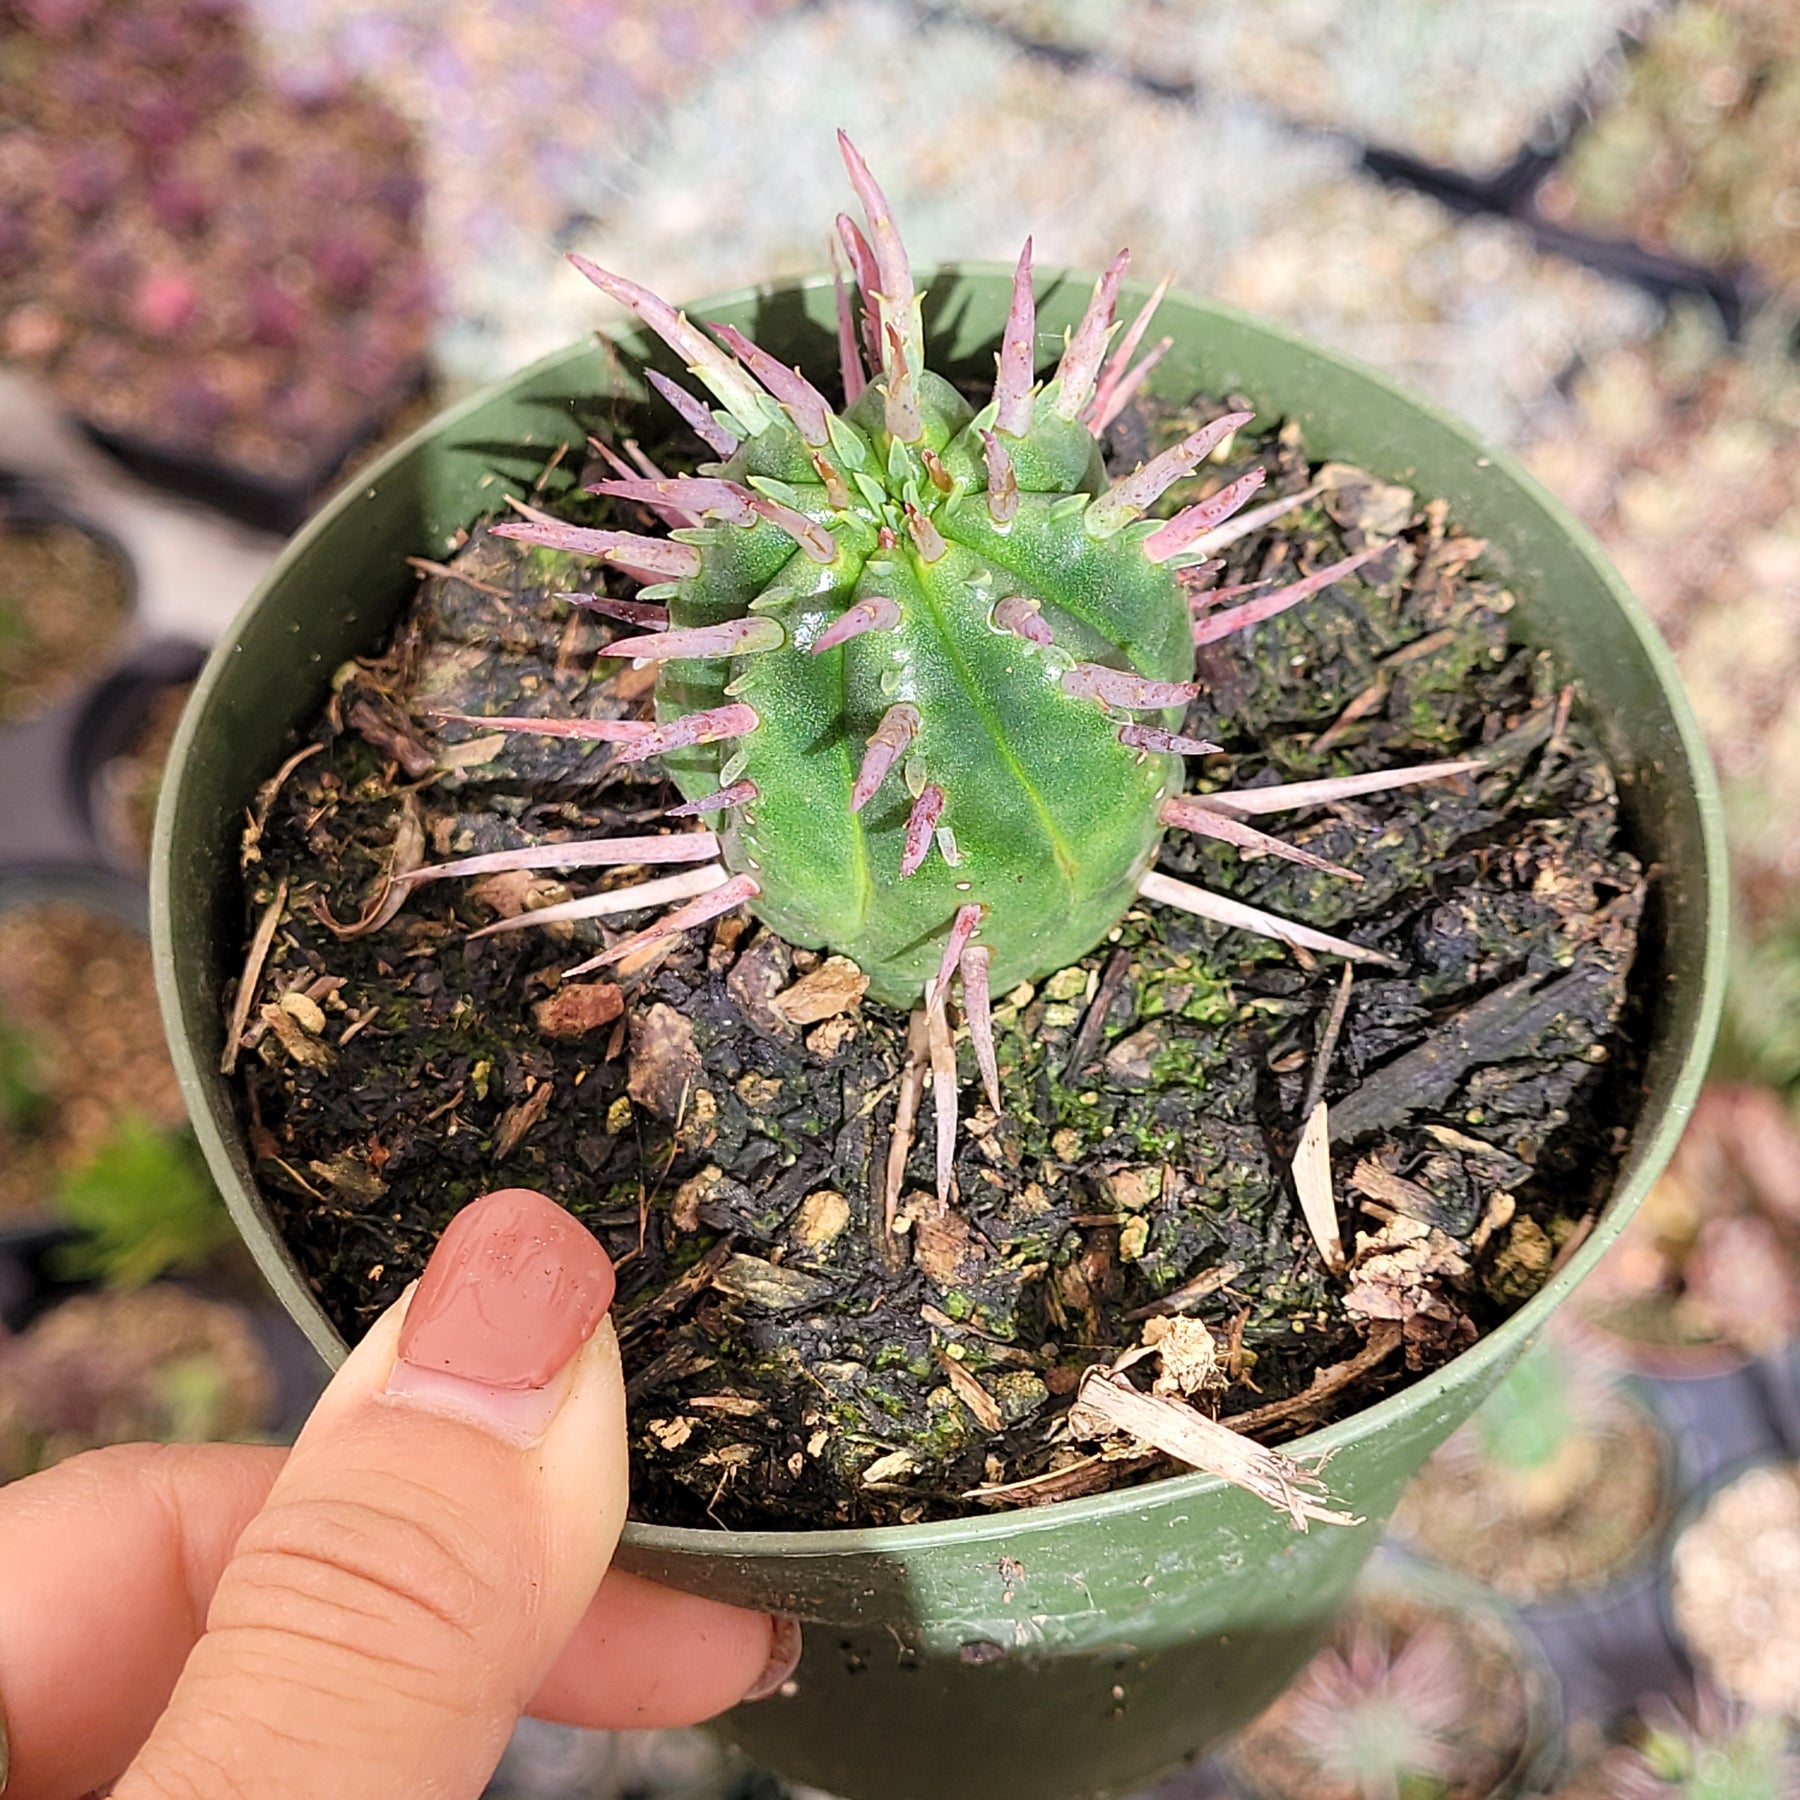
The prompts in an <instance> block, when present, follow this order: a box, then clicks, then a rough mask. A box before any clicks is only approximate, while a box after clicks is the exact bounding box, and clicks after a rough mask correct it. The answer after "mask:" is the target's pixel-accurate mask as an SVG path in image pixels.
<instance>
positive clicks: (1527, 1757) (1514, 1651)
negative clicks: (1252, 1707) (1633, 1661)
mask: <svg viewBox="0 0 1800 1800" xmlns="http://www.w3.org/2000/svg"><path fill="white" fill-rule="evenodd" d="M1359 1615H1360V1616H1359ZM1408 1615H1411V1616H1412V1617H1413V1618H1415V1619H1420V1620H1422V1622H1423V1623H1424V1624H1425V1625H1426V1626H1427V1627H1428V1628H1430V1629H1432V1630H1434V1631H1440V1632H1446V1633H1449V1634H1452V1635H1453V1636H1454V1637H1456V1638H1460V1639H1461V1643H1462V1648H1463V1652H1464V1654H1465V1655H1466V1656H1467V1657H1468V1659H1469V1660H1468V1663H1467V1668H1466V1672H1467V1674H1468V1675H1469V1676H1471V1677H1474V1676H1477V1673H1478V1670H1479V1671H1480V1677H1481V1678H1479V1679H1475V1680H1471V1681H1470V1683H1469V1686H1468V1689H1467V1691H1466V1692H1465V1693H1463V1694H1462V1695H1461V1696H1460V1701H1461V1709H1462V1710H1463V1711H1464V1712H1465V1713H1466V1714H1475V1713H1478V1712H1479V1711H1480V1710H1481V1709H1482V1707H1483V1706H1484V1705H1486V1706H1488V1707H1489V1708H1490V1709H1491V1707H1492V1705H1493V1703H1494V1701H1495V1699H1496V1698H1497V1697H1498V1696H1499V1695H1500V1694H1502V1693H1503V1691H1504V1688H1505V1673H1510V1675H1511V1677H1512V1680H1513V1682H1514V1683H1515V1684H1516V1685H1515V1686H1513V1687H1512V1689H1511V1692H1510V1694H1509V1695H1507V1696H1506V1697H1507V1698H1509V1699H1510V1700H1511V1701H1512V1702H1513V1703H1514V1704H1515V1705H1516V1707H1517V1715H1516V1730H1515V1731H1512V1732H1509V1733H1507V1734H1506V1736H1505V1737H1504V1738H1502V1739H1501V1741H1500V1742H1499V1743H1494V1742H1492V1741H1491V1740H1490V1742H1489V1744H1488V1745H1487V1746H1486V1747H1485V1749H1486V1754H1485V1755H1484V1756H1480V1757H1478V1758H1477V1762H1476V1766H1479V1765H1480V1763H1482V1762H1485V1763H1486V1764H1487V1765H1488V1770H1489V1771H1490V1776H1491V1778H1484V1777H1476V1776H1473V1770H1472V1767H1471V1765H1470V1763H1469V1762H1468V1761H1467V1760H1466V1759H1465V1760H1464V1761H1463V1763H1462V1766H1461V1767H1459V1768H1456V1769H1455V1770H1454V1772H1450V1771H1446V1773H1445V1782H1446V1785H1447V1786H1448V1787H1449V1789H1450V1791H1452V1792H1455V1793H1457V1794H1467V1795H1468V1796H1470V1800H1477V1797H1478V1800H1512V1796H1514V1795H1517V1794H1520V1793H1532V1794H1535V1793H1537V1792H1539V1790H1540V1788H1541V1787H1542V1785H1543V1784H1544V1783H1545V1782H1546V1781H1547V1780H1548V1779H1549V1777H1550V1776H1551V1775H1552V1774H1553V1773H1554V1771H1555V1769H1556V1766H1557V1764H1558V1763H1560V1762H1561V1760H1562V1757H1563V1697H1562V1689H1561V1687H1560V1685H1559V1684H1558V1682H1557V1678H1556V1671H1555V1670H1554V1669H1553V1668H1552V1667H1551V1665H1550V1660H1549V1658H1548V1657H1547V1656H1546V1655H1545V1654H1544V1651H1543V1648H1542V1646H1541V1645H1540V1644H1539V1643H1538V1641H1537V1639H1536V1638H1535V1637H1534V1636H1533V1635H1532V1633H1531V1631H1530V1629H1529V1628H1528V1627H1527V1626H1526V1624H1525V1622H1524V1620H1523V1619H1522V1618H1521V1617H1520V1616H1519V1614H1518V1613H1517V1612H1516V1611H1515V1610H1514V1609H1513V1608H1512V1607H1511V1606H1509V1605H1508V1604H1507V1602H1506V1601H1504V1600H1502V1599H1501V1598H1500V1597H1499V1596H1498V1595H1497V1594H1495V1593H1494V1592H1493V1591H1492V1590H1491V1589H1489V1588H1485V1587H1483V1586H1481V1585H1480V1584H1479V1583H1478V1582H1473V1581H1470V1580H1468V1579H1466V1578H1465V1577H1464V1576H1461V1575H1457V1574H1455V1573H1453V1572H1452V1571H1451V1570H1449V1569H1445V1568H1442V1567H1440V1566H1439V1565H1438V1564H1436V1563H1433V1562H1427V1561H1424V1560H1421V1559H1419V1558H1417V1557H1414V1556H1411V1555H1409V1554H1406V1553H1402V1552H1392V1551H1383V1552H1382V1553H1381V1554H1380V1555H1378V1556H1377V1557H1376V1558H1375V1560H1374V1562H1373V1563H1371V1564H1370V1566H1369V1567H1368V1568H1367V1569H1366V1570H1365V1571H1364V1572H1363V1575H1362V1578H1361V1579H1360V1580H1359V1581H1358V1582H1357V1585H1356V1591H1355V1594H1354V1595H1353V1596H1352V1603H1351V1609H1350V1612H1349V1613H1348V1614H1347V1615H1346V1619H1345V1623H1346V1624H1350V1625H1351V1626H1352V1628H1353V1630H1354V1628H1355V1627H1357V1626H1360V1625H1361V1624H1363V1623H1365V1622H1366V1623H1370V1624H1373V1625H1374V1626H1376V1627H1377V1631H1376V1635H1375V1636H1374V1639H1373V1642H1374V1643H1375V1644H1376V1645H1378V1646H1380V1647H1381V1649H1382V1651H1383V1653H1384V1654H1385V1652H1386V1637H1385V1634H1384V1633H1383V1632H1382V1631H1381V1629H1380V1628H1381V1627H1382V1626H1383V1625H1384V1624H1391V1622H1392V1621H1393V1620H1395V1619H1397V1618H1398V1619H1405V1618H1406V1617H1407V1616H1408ZM1337 1645H1338V1649H1339V1651H1340V1653H1342V1652H1344V1651H1345V1650H1346V1648H1347V1647H1346V1645H1345V1643H1344V1639H1343V1636H1342V1627H1341V1626H1340V1633H1339V1635H1338V1637H1337ZM1503 1672H1504V1673H1503ZM1434 1673H1439V1671H1434ZM1352 1680H1353V1683H1354V1676H1353V1678H1352ZM1383 1689H1384V1690H1385V1691H1380V1694H1379V1701H1378V1707H1379V1710H1380V1711H1382V1712H1383V1713H1386V1712H1387V1711H1388V1709H1389V1708H1392V1707H1394V1706H1396V1705H1399V1706H1402V1707H1404V1705H1405V1690H1406V1682H1405V1679H1404V1677H1403V1676H1402V1677H1400V1678H1399V1679H1397V1680H1396V1681H1395V1683H1394V1686H1392V1687H1387V1685H1386V1684H1385V1683H1384V1684H1383ZM1490 1690H1491V1691H1490ZM1315 1692H1316V1690H1315ZM1334 1697H1335V1698H1336V1700H1337V1702H1338V1707H1336V1708H1334V1709H1333V1710H1334V1711H1338V1710H1339V1709H1340V1708H1341V1707H1343V1706H1353V1705H1354V1704H1355V1701H1356V1698H1358V1696H1357V1695H1356V1693H1355V1689H1354V1685H1353V1687H1352V1689H1351V1691H1350V1692H1348V1693H1346V1692H1344V1691H1343V1690H1342V1689H1338V1690H1337V1691H1336V1693H1335V1696H1334ZM1371 1698H1373V1696H1371ZM1275 1710H1276V1712H1277V1713H1280V1712H1282V1711H1284V1710H1285V1708H1284V1706H1283V1705H1282V1704H1281V1703H1278V1704H1277V1707H1276V1709H1275ZM1430 1711H1431V1707H1430V1705H1429V1703H1428V1704H1427V1707H1426V1710H1425V1714H1424V1715H1423V1716H1421V1717H1419V1718H1415V1719H1414V1720H1413V1721H1412V1722H1413V1723H1415V1724H1421V1723H1425V1722H1426V1720H1427V1719H1428V1717H1429V1713H1430ZM1491 1716H1492V1715H1491V1710H1490V1717H1491ZM1503 1717H1504V1715H1503ZM1506 1722H1507V1723H1514V1722H1515V1721H1513V1720H1507V1721H1506ZM1271 1723H1273V1721H1263V1722H1262V1724H1261V1725H1260V1726H1256V1725H1253V1726H1252V1727H1251V1729H1250V1730H1249V1731H1248V1732H1246V1733H1245V1734H1243V1736H1242V1737H1240V1738H1239V1739H1238V1740H1236V1741H1235V1742H1234V1743H1233V1744H1231V1745H1230V1746H1229V1747H1228V1748H1227V1749H1226V1750H1225V1752H1224V1753H1223V1754H1222V1755H1221V1757H1220V1759H1219V1760H1220V1763H1221V1765H1222V1767H1223V1771H1224V1774H1225V1778H1226V1781H1227V1782H1228V1784H1229V1786H1230V1789H1231V1792H1232V1794H1233V1795H1234V1796H1235V1797H1236V1800H1319V1796H1320V1795H1321V1794H1323V1793H1325V1792H1326V1791H1327V1789H1328V1788H1329V1789H1330V1791H1333V1792H1337V1793H1343V1792H1345V1791H1348V1790H1349V1789H1350V1788H1351V1787H1353V1786H1354V1785H1355V1783H1354V1782H1353V1781H1351V1780H1337V1781H1329V1780H1328V1779H1327V1778H1326V1777H1325V1776H1324V1775H1323V1774H1322V1773H1321V1771H1320V1769H1319V1767H1318V1763H1317V1761H1316V1760H1315V1758H1316V1754H1317V1753H1316V1751H1315V1752H1314V1756H1308V1755H1306V1753H1305V1734H1304V1733H1296V1732H1295V1730H1294V1721H1293V1715H1292V1714H1289V1717H1288V1721H1287V1730H1285V1731H1282V1732H1280V1734H1279V1736H1280V1737H1285V1738H1286V1739H1287V1743H1286V1744H1285V1745H1280V1743H1279V1738H1277V1737H1276V1736H1275V1734H1272V1733H1270V1732H1269V1729H1268V1728H1269V1725H1270V1724H1271ZM1456 1723H1457V1724H1458V1725H1459V1726H1461V1725H1463V1724H1464V1723H1465V1719H1462V1718H1459V1719H1458V1720H1457V1721H1456ZM1257 1738H1260V1739H1261V1740H1262V1749H1263V1754H1262V1755H1258V1754H1257V1753H1256V1751H1255V1749H1253V1748H1252V1744H1251V1740H1253V1739H1257ZM1296 1740H1297V1741H1296ZM1271 1749H1274V1750H1275V1754H1274V1755H1273V1756H1271V1755H1270V1754H1269V1751H1270V1750H1271ZM1296 1749H1299V1750H1300V1752H1301V1754H1300V1755H1299V1756H1298V1757H1295V1755H1294V1751H1295V1750H1296ZM1283 1750H1285V1752H1286V1754H1285V1755H1283V1754H1282V1751H1283ZM1326 1760H1327V1765H1328V1766H1329V1760H1330V1759H1329V1758H1327V1759H1326ZM1477 1782H1479V1786H1477V1785H1476V1783H1477ZM1372 1789H1373V1783H1371V1784H1370V1789H1369V1790H1364V1791H1372ZM1400 1791H1402V1792H1410V1791H1411V1788H1410V1785H1409V1784H1408V1783H1407V1782H1406V1781H1405V1779H1404V1778H1403V1779H1402V1782H1401V1785H1400ZM1432 1791H1435V1790H1432Z"/></svg>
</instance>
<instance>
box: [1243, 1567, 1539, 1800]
mask: <svg viewBox="0 0 1800 1800" xmlns="http://www.w3.org/2000/svg"><path fill="white" fill-rule="evenodd" d="M1561 1753H1562V1717H1561V1697H1560V1695H1559V1693H1558V1690H1557V1685H1556V1677H1555V1675H1554V1673H1553V1672H1552V1671H1551V1668H1550V1665H1549V1663H1548V1662H1547V1661H1546V1660H1545V1658H1544V1653H1543V1652H1542V1650H1540V1649H1539V1648H1538V1646H1537V1644H1536V1643H1535V1642H1534V1641H1533V1640H1532V1638H1531V1637H1530V1635H1529V1634H1528V1633H1527V1632H1526V1631H1525V1629H1524V1627H1523V1626H1522V1625H1521V1624H1520V1623H1519V1621H1518V1620H1517V1618H1516V1617H1514V1615H1513V1614H1512V1613H1511V1611H1510V1610H1509V1609H1508V1608H1507V1607H1506V1606H1504V1605H1503V1604H1501V1603H1500V1602H1498V1601H1496V1600H1495V1599H1494V1598H1493V1596H1492V1595H1491V1594H1489V1593H1488V1592H1486V1591H1485V1590H1484V1589H1482V1588H1479V1587H1476V1586H1474V1585H1473V1584H1472V1583H1468V1582H1464V1581H1460V1580H1458V1579H1456V1578H1455V1577H1453V1576H1449V1575H1446V1574H1445V1573H1444V1572H1443V1571H1442V1570H1439V1569H1434V1568H1432V1567H1431V1566H1429V1565H1423V1564H1421V1565H1415V1564H1410V1563H1408V1562H1406V1561H1404V1560H1402V1559H1398V1558H1395V1559H1389V1560H1383V1561H1381V1562H1378V1563H1377V1564H1376V1566H1375V1568H1374V1569H1373V1570H1372V1571H1371V1572H1370V1574H1369V1575H1367V1576H1365V1578H1364V1579H1363V1581H1362V1582H1361V1583H1360V1584H1359V1586H1358V1589H1357V1592H1356V1594H1355V1596H1354V1597H1353V1598H1352V1600H1351V1603H1350V1605H1349V1606H1348V1607H1347V1608H1346V1610H1345V1612H1344V1615H1343V1617H1342V1618H1341V1619H1340V1620H1339V1621H1338V1623H1337V1626H1336V1627H1335V1628H1334V1630H1333V1632H1332V1635H1331V1639H1330V1641H1329V1642H1328V1643H1327V1644H1326V1645H1325V1647H1324V1648H1323V1649H1321V1650H1320V1651H1319V1653H1318V1655H1317V1656H1315V1657H1314V1658H1313V1660H1312V1661H1311V1662H1310V1663H1308V1664H1307V1666H1306V1667H1305V1669H1303V1670H1302V1671H1301V1673H1300V1675H1299V1677H1298V1679H1297V1680H1295V1682H1294V1683H1293V1685H1292V1686H1291V1687H1289V1688H1288V1690H1287V1691H1286V1692H1285V1693H1284V1694H1283V1695H1282V1696H1281V1698H1280V1699H1279V1700H1277V1701H1276V1702H1275V1704H1274V1705H1273V1706H1271V1707H1270V1708H1269V1710H1268V1711H1267V1712H1266V1713H1264V1714H1263V1715H1262V1717H1261V1718H1259V1719H1258V1720H1257V1721H1256V1722H1255V1723H1254V1724H1253V1725H1251V1726H1250V1728H1249V1729H1248V1730H1247V1731H1244V1732H1243V1733H1241V1734H1240V1735H1239V1736H1238V1737H1237V1738H1235V1739H1234V1740H1233V1741H1232V1743H1231V1745H1230V1747H1229V1749H1228V1750H1227V1752H1226V1755H1225V1757H1224V1759H1223V1760H1224V1763H1225V1768H1226V1772H1227V1776H1228V1778H1229V1780H1230V1782H1231V1786H1232V1789H1233V1791H1234V1792H1235V1793H1237V1794H1239V1795H1241V1796H1242V1797H1243V1800H1504V1797H1505V1796H1508V1795H1513V1794H1518V1793H1522V1792H1532V1791H1535V1784H1536V1783H1537V1782H1540V1781H1542V1780H1543V1778H1544V1777H1545V1776H1546V1775H1547V1774H1548V1773H1549V1772H1550V1771H1551V1770H1552V1769H1554V1768H1555V1766H1556V1764H1557V1762H1558V1760H1559V1759H1560V1756H1561Z"/></svg>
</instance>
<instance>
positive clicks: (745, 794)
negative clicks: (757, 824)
mask: <svg viewBox="0 0 1800 1800" xmlns="http://www.w3.org/2000/svg"><path fill="white" fill-rule="evenodd" d="M756 797H757V789H756V783H755V782H754V781H734V782H733V783H732V784H731V786H730V787H722V788H720V789H719V791H718V792H717V793H714V794H707V795H705V796H704V797H702V798H701V799H699V800H684V801H682V803H681V804H680V805H679V806H671V807H670V808H669V809H668V811H667V812H665V813H664V814H663V817H664V818H665V819H698V818H702V817H704V816H705V815H706V814H707V813H715V812H724V811H726V810H727V809H728V808H730V807H734V806H748V805H749V804H750V802H751V801H752V800H754V799H756Z"/></svg>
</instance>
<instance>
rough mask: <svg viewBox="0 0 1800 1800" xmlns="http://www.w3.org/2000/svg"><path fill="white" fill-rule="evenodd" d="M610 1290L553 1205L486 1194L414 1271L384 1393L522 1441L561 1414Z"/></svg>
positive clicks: (597, 1260) (587, 1245)
mask: <svg viewBox="0 0 1800 1800" xmlns="http://www.w3.org/2000/svg"><path fill="white" fill-rule="evenodd" d="M613 1286H614V1283H613V1270H612V1264H611V1262H610V1261H609V1260H608V1259H607V1256H606V1253H605V1251H603V1250H602V1249H601V1248H600V1246H599V1245H598V1244H597V1243H596V1242H595V1241H594V1238H593V1235H592V1233H590V1232H589V1231H587V1230H586V1229H585V1228H584V1227H583V1226H582V1225H581V1224H580V1223H579V1222H578V1221H577V1220H575V1219H574V1218H572V1217H571V1216H570V1215H569V1214H568V1213H567V1212H565V1211H564V1210H563V1209H562V1207H560V1206H558V1205H557V1204H556V1202H555V1201H554V1200H550V1199H547V1198H546V1197H545V1196H544V1195H542V1194H538V1193H534V1192H533V1191H532V1190H531V1189H530V1188H503V1189H501V1190H500V1192H498V1193H494V1194H488V1195H486V1196H485V1197H484V1198H483V1199H480V1200H477V1201H475V1202H474V1204H473V1205H471V1206H467V1207H464V1209H463V1210H462V1211H461V1212H460V1213H458V1214H457V1215H456V1217H455V1218H454V1219H452V1220H451V1221H450V1223H449V1225H448V1226H447V1227H446V1229H445V1231H444V1235H443V1236H442V1237H441V1238H440V1239H439V1240H438V1245H437V1248H436V1249H435V1250H434V1251H432V1253H431V1260H430V1262H428V1263H427V1264H426V1265H425V1273H424V1276H423V1277H422V1278H421V1280H420V1282H419V1285H418V1288H417V1290H416V1291H415V1292H414V1294H413V1297H412V1304H411V1306H410V1307H409V1308H408V1309H407V1314H406V1322H405V1324H404V1325H403V1326H402V1327H401V1331H400V1349H399V1354H398V1356H397V1358H396V1359H395V1362H394V1368H393V1372H392V1374H391V1375H390V1376H389V1377H388V1384H387V1392H388V1395H389V1397H390V1398H392V1399H396V1400H401V1401H405V1402H408V1403H410V1404H413V1405H418V1406H423V1407H426V1408H428V1409H430V1410H431V1411H434V1412H446V1413H451V1414H454V1415H455V1416H456V1417H458V1418H461V1419H464V1420H466V1421H467V1422H468V1423H470V1424H472V1425H478V1426H480V1427H481V1428H482V1429H484V1430H487V1431H491V1432H493V1433H495V1434H496V1435H497V1436H500V1437H503V1438H507V1439H509V1440H511V1441H513V1442H518V1443H528V1442H531V1441H533V1440H534V1439H536V1438H539V1437H541V1436H542V1435H543V1434H544V1432H545V1431H547V1430H548V1429H549V1426H550V1421H551V1420H552V1419H553V1418H554V1417H555V1416H556V1412H557V1409H558V1408H559V1407H560V1406H561V1405H562V1402H563V1398H564V1395H565V1394H566V1392H567V1387H568V1380H567V1372H568V1369H569V1365H570V1364H571V1363H572V1362H573V1360H574V1358H575V1354H576V1352H577V1351H578V1350H580V1348H581V1347H582V1345H583V1344H585V1343H586V1342H587V1341H588V1339H589V1338H590V1337H592V1336H593V1334H594V1331H595V1328H596V1327H597V1326H598V1325H599V1323H600V1321H601V1320H602V1319H603V1318H604V1317H605V1316H606V1309H607V1308H608V1307H609V1306H610V1305H611V1304H612V1297H613Z"/></svg>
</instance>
